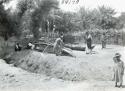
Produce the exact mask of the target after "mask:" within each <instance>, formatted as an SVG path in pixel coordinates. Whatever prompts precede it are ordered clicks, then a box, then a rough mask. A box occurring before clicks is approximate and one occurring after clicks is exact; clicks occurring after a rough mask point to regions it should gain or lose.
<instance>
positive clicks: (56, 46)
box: [53, 35, 64, 56]
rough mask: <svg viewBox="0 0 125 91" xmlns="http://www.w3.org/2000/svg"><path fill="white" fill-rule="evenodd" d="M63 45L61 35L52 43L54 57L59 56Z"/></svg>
mask: <svg viewBox="0 0 125 91" xmlns="http://www.w3.org/2000/svg"><path fill="white" fill-rule="evenodd" d="M63 45H64V43H63V35H60V37H59V38H57V39H56V41H55V43H54V48H53V51H54V53H55V54H56V56H58V55H61V53H62V48H63Z"/></svg>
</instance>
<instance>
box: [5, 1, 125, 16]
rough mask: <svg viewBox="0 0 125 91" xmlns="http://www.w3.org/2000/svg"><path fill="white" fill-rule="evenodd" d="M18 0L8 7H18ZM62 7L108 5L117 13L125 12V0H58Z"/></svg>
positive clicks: (66, 9)
mask: <svg viewBox="0 0 125 91" xmlns="http://www.w3.org/2000/svg"><path fill="white" fill-rule="evenodd" d="M17 1H18V0H13V1H12V2H11V3H10V4H9V5H7V7H6V8H8V7H12V8H13V9H14V8H15V7H16V3H17ZM58 1H59V7H60V9H62V10H64V11H73V12H74V11H77V10H78V9H79V8H80V7H85V8H89V9H94V8H97V7H98V6H102V5H104V6H107V7H111V8H113V9H115V11H116V12H117V15H119V14H120V13H121V12H125V3H124V2H125V0H78V1H79V2H78V3H74V4H73V3H70V1H77V0H58ZM62 1H69V2H68V3H67V4H66V3H62Z"/></svg>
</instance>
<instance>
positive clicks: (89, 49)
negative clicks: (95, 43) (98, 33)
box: [86, 32, 92, 54]
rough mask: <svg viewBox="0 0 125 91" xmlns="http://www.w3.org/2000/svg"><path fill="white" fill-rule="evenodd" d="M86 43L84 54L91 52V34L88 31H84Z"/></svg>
mask: <svg viewBox="0 0 125 91" xmlns="http://www.w3.org/2000/svg"><path fill="white" fill-rule="evenodd" d="M86 43H87V50H86V54H89V53H90V54H91V52H92V36H91V34H90V33H89V32H86Z"/></svg>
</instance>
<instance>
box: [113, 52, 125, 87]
mask: <svg viewBox="0 0 125 91" xmlns="http://www.w3.org/2000/svg"><path fill="white" fill-rule="evenodd" d="M120 57H121V55H120V54H119V53H116V54H115V57H113V60H114V81H115V87H118V83H119V84H120V85H119V87H122V83H123V75H124V63H123V61H122V60H121V59H120Z"/></svg>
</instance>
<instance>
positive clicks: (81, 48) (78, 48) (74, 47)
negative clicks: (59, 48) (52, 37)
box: [65, 45, 86, 51]
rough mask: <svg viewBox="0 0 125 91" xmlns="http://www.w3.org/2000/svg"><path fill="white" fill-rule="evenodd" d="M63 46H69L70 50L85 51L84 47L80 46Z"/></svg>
mask: <svg viewBox="0 0 125 91" xmlns="http://www.w3.org/2000/svg"><path fill="white" fill-rule="evenodd" d="M65 47H67V48H70V49H72V50H78V51H85V50H86V47H81V46H71V45H65Z"/></svg>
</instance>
